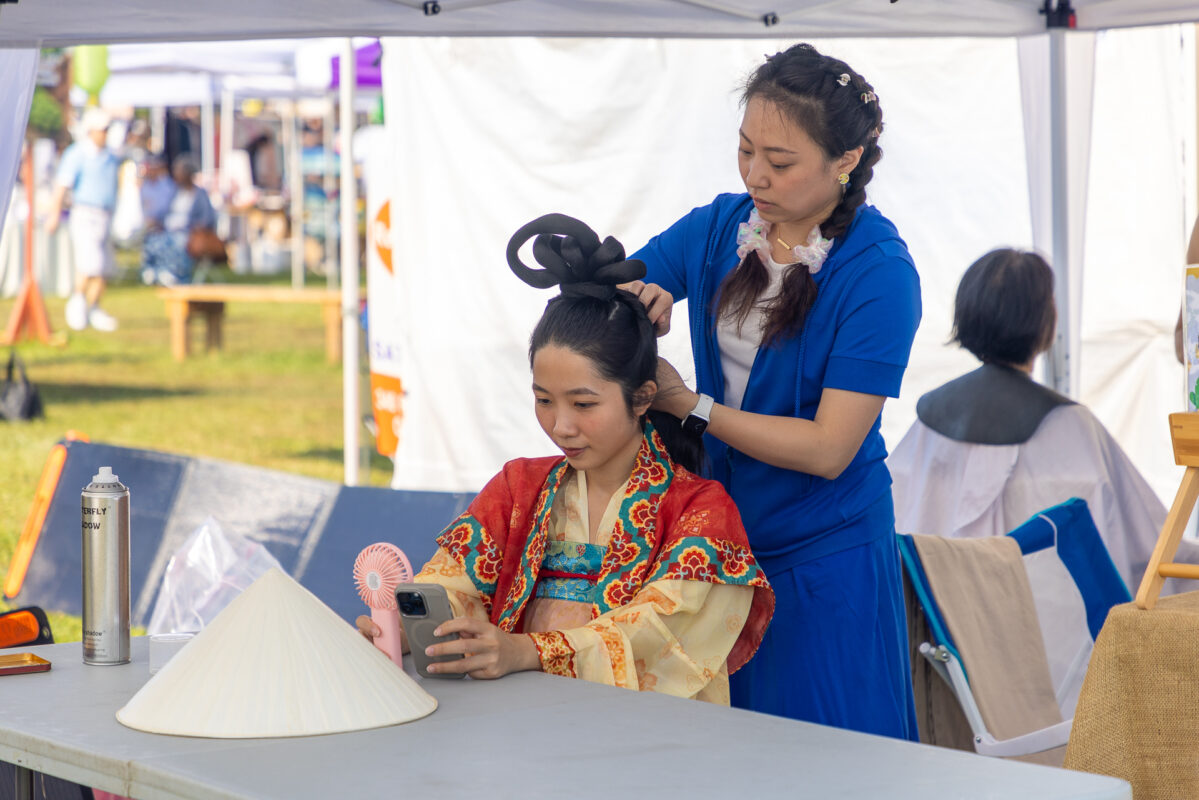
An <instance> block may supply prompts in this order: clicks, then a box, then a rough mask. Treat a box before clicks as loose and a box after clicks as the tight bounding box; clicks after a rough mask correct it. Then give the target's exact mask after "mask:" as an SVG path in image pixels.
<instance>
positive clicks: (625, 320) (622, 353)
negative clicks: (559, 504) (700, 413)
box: [508, 214, 703, 472]
mask: <svg viewBox="0 0 1199 800" xmlns="http://www.w3.org/2000/svg"><path fill="white" fill-rule="evenodd" d="M533 236H536V237H537V238H536V239H535V240H534V242H533V256H534V258H536V259H537V261H538V263H540V264H541V265H542V266H543V267H544V269H540V270H538V269H532V268H530V267H528V266H526V265H525V264H524V263H522V262H521V260H520V255H519V251H520V248H521V245H523V244H524V243H525V242H526V241H528V240H529V239H530V238H532V237H533ZM508 265H509V266H510V267H511V268H512V271H513V272H515V273H516V275H517V277H519V278H520V279H521V280H523V281H524V282H525V283H527V284H529V285H530V286H535V287H537V288H539V289H548V288H550V287H551V286H560V287H561V294H559V295H558V296H557V297H555V298H554V299H552V300H550V301H549V303H547V304H546V307H545V312H544V313H543V314H542V315H541V319H540V320H538V322H537V326H536V327H535V328H534V329H533V335H532V336H531V337H529V364H530V365H532V363H533V356H534V355H536V354H537V351H538V350H540V349H541V348H543V347H545V346H546V345H557V346H559V347H564V348H566V349H568V350H570V351H572V352H574V353H577V354H579V355H581V356H583V357H584V358H586V359H587V360H588V361H590V362H591V363H592V365H594V367H595V370H596V372H598V373H599V374H600V376H602V377H603V378H604V379H605V380H610V381H615V382H616V383H618V384H619V385H620V387H621V393H622V394H623V396H624V400H625V404H626V406H627V407H628V410H629V414H630V415H632V413H633V405H634V402H635V401H643V400H645V399H646V398H638V397H636V394H637V392H638V391H640V390H641V387H642V386H643V385H644V384H645V382H646V381H652V380H655V375H656V374H657V369H658V340H657V337H656V336H655V334H654V327H653V325H652V324H651V323H650V321H649V317H648V316H647V315H646V311H645V306H644V305H642V303H641V301H640V300H638V299H637V297H636V296H635V295H632V294H630V293H629V292H626V291H624V290H623V289H618V288H616V287H617V285H618V284H622V283H628V282H629V281H634V280H638V279H640V278H643V277H645V264H644V263H642V262H641V261H637V260H626V259H625V250H624V247H623V246H622V245H621V244H620V242H618V241H616V240H615V239H613V238H612V237H611V236H609V237H608V238H606V239H604V241H603V242H600V240H599V237H598V236H597V235H596V234H595V232H594V231H592V230H591V228H589V227H587V226H586V225H585V224H583V223H582V222H580V221H579V220H577V219H574V218H573V217H568V216H565V215H564V214H547V215H545V216H543V217H539V218H537V219H535V220H533V221H532V222H530V223H528V224H527V225H524V226H523V227H521V229H520V230H518V231H517V232H516V233H515V234H513V236H512V239H511V240H510V241H509V242H508ZM647 416H648V417H649V419H650V421H652V422H653V424H654V428H656V429H657V431H658V435H659V436H661V437H662V442H663V443H664V444H665V445H666V449H667V451H669V453H670V457H671V458H672V459H673V460H674V461H675V463H677V464H680V465H681V466H683V467H686V468H687V469H689V470H691V471H692V472H698V471H699V468H700V465H701V463H702V461H703V441H702V439H700V438H699V437H696V436H691V435H689V434H686V433H684V431H683V429H682V423H681V422H680V421H679V420H678V418H676V417H674V416H673V415H671V414H667V413H665V412H662V411H653V410H651V411H650V412H649V413H648V414H647ZM642 422H643V423H644V419H643V420H642Z"/></svg>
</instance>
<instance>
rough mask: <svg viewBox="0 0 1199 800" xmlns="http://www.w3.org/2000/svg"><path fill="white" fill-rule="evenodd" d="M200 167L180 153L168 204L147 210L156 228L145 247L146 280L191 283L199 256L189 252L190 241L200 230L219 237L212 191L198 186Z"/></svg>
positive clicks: (157, 199)
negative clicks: (211, 198)
mask: <svg viewBox="0 0 1199 800" xmlns="http://www.w3.org/2000/svg"><path fill="white" fill-rule="evenodd" d="M198 171H199V166H198V165H197V164H196V161H195V159H194V158H192V157H191V156H188V155H183V156H179V158H177V159H175V163H174V164H173V165H172V169H171V179H172V183H173V191H172V194H171V196H170V199H169V201H168V202H166V203H165V204H163V203H162V201H161V198H154V200H155V202H156V203H157V204H158V205H156V206H155V208H154V209H153V215H152V214H151V210H150V209H147V213H146V219H147V223H148V224H149V225H151V226H152V228H151V229H150V230H149V231H148V232H147V233H146V241H145V245H144V246H143V248H142V281H143V282H145V283H148V284H153V283H157V284H161V285H163V286H174V285H175V284H179V283H190V282H191V279H192V272H193V270H194V269H195V255H194V253H193V252H189V249H191V248H189V247H188V243H189V241H190V240H191V239H192V237H193V236H194V235H197V232H199V231H205V232H207V233H209V234H211V236H212V237H215V236H216V234H215V232H214V228H215V227H216V211H214V210H213V207H212V202H211V201H210V200H209V199H208V192H206V191H205V190H204V189H202V188H201V187H199V186H197V185H196V173H197V172H198Z"/></svg>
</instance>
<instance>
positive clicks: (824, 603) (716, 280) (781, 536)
mask: <svg viewBox="0 0 1199 800" xmlns="http://www.w3.org/2000/svg"><path fill="white" fill-rule="evenodd" d="M742 101H743V103H744V106H745V114H744V118H743V121H742V124H741V129H740V149H739V153H738V161H739V165H740V170H741V176H742V180H743V181H744V183H745V188H746V190H747V192H746V193H744V194H737V195H721V196H719V197H717V198H716V199H715V200H714V201H713V202H712V203H711V204H709V205H706V206H703V207H700V208H697V209H695V210H694V211H692V212H691V213H690V214H688V215H687V216H685V217H683V218H682V219H681V220H679V221H678V222H676V223H675V224H674V225H673V226H671V227H670V229H668V230H667V231H665V232H664V233H662V234H660V235H658V236H656V237H655V238H654V239H653V240H651V241H650V242H649V244H647V245H646V246H645V247H644V248H642V249H641V250H640V251H639V252H638V253H636V254H635V255H634V256H633V257H634V258H638V259H641V260H642V261H644V262H645V264H646V266H647V267H648V275H647V277H646V280H645V283H644V284H637V285H635V286H634V287H633V288H634V290H635V291H637V292H639V294H640V297H641V299H642V301H643V302H644V303H645V304H646V306H647V307H648V309H649V312H650V317H651V319H653V320H654V321H655V323H656V324H657V325H658V328H659V331H660V332H662V333H664V332H665V331H666V330H667V329H668V328H669V323H670V307H671V304H672V303H673V302H674V300H675V299H682V298H687V299H689V301H690V302H689V303H688V304H687V305H688V309H689V323H690V326H691V338H692V346H693V348H694V355H695V368H696V382H697V388H698V390H699V393H698V394H697V393H696V392H692V391H691V390H690V389H688V388H687V387H686V386H685V385H684V384H683V382H682V380H681V379H680V378H679V376H678V373H677V372H676V371H675V370H674V368H673V367H671V366H670V365H669V364H667V363H666V362H661V366H660V370H659V373H660V374H659V381H658V382H659V386H660V389H659V394H658V398H659V399H658V400H656V401H655V406H656V407H661V408H662V409H664V410H666V411H668V412H670V413H673V414H674V415H675V416H677V417H679V418H681V419H684V420H685V423H684V424H685V425H687V426H689V427H691V428H693V429H700V428H706V432H707V434H708V435H707V437H706V446H707V448H708V453H709V455H710V459H711V463H710V465H709V466H710V472H711V477H714V478H716V479H718V480H719V481H720V482H721V483H723V484H724V485H725V487H726V488H727V489H728V491H729V493H730V494H731V495H732V497H733V499H734V500H735V501H736V503H737V506H738V508H739V510H740V512H741V515H742V518H743V519H744V522H745V526H746V528H747V530H748V532H749V538H750V543H751V545H752V546H753V549H754V553H755V555H756V556H757V558H758V561H759V563H760V564H761V565H762V566H763V567H764V568H765V570H766V573H767V575H768V577H769V579H770V582H771V584H772V585H773V586H774V588H775V591H776V593H777V609H776V613H775V616H774V621H773V623H772V625H771V627H770V629H769V630H768V631H767V634H766V638H765V640H764V641H763V643H762V646H761V648H760V649H759V651H758V654H757V655H756V656H755V658H754V659H753V660H752V661H751V662H750V663H749V664H748V665H746V667H745V668H743V669H742V670H741V671H740V672H738V673H737V675H736V676H734V679H733V681H732V687H731V689H732V700H733V704H734V705H737V706H740V707H742V708H749V709H753V710H756V711H764V712H768V713H773V714H781V715H784V716H789V717H794V718H797V719H804V720H809V721H812V722H818V723H823V724H828V725H836V726H839V727H844V728H851V729H854V730H860V731H865V732H869V733H877V734H883V735H888V736H895V737H900V738H908V739H916V738H917V731H916V725H915V715H914V706H913V701H912V689H911V680H910V673H909V660H908V649H907V648H908V643H907V632H906V624H905V618H904V608H903V596H902V585H901V578H900V568H899V556H898V552H897V550H896V545H895V537H894V526H895V518H894V510H893V508H892V505H891V492H890V484H891V479H890V475H889V474H888V472H887V468H886V466H885V464H884V462H883V459H884V458H885V457H886V448H885V445H884V443H883V439H882V435H881V434H880V432H879V418H880V414H881V411H882V408H883V402H884V400H885V398H886V397H896V396H898V394H899V387H900V382H901V379H902V377H903V372H904V369H905V368H906V366H907V361H908V354H909V351H910V350H911V345H912V339H913V337H914V336H915V332H916V327H917V325H918V324H919V321H920V284H919V278H918V277H917V274H916V270H915V266H914V264H913V262H912V259H911V256H909V255H908V251H907V246H906V245H905V244H904V242H903V240H902V239H900V238H899V234H898V232H897V231H896V229H895V226H894V225H892V224H891V222H890V221H889V220H887V219H886V218H885V217H883V216H882V215H881V214H880V213H879V212H878V211H876V210H875V209H874V208H873V207H870V206H867V205H865V204H864V203H865V198H866V185H867V184H868V183H869V182H870V179H871V177H872V175H873V170H874V165H875V164H876V163H877V162H878V160H879V158H880V157H881V155H882V151H881V150H880V149H879V146H878V137H879V134H880V133H881V132H882V112H881V110H880V108H879V103H878V97H877V96H876V95H875V94H874V90H873V89H872V87H871V86H870V84H868V83H867V82H866V81H865V80H864V79H863V78H862V77H861V76H860V75H858V74H857V73H856V72H854V71H853V70H852V69H851V68H850V67H849V66H848V65H847V64H845V63H844V62H842V61H839V60H837V59H834V58H830V57H828V56H824V55H822V54H820V53H818V52H817V51H816V50H815V49H814V48H812V47H811V46H809V45H804V44H801V45H796V46H794V47H792V48H790V49H788V50H786V51H784V52H782V53H778V54H776V55H774V56H771V57H769V58H768V59H767V60H766V62H765V63H764V64H762V65H761V66H760V67H759V68H758V69H757V70H756V71H755V72H754V73H753V74H752V75H751V76H750V78H749V80H748V81H747V83H746V86H745V90H744V93H743V95H742Z"/></svg>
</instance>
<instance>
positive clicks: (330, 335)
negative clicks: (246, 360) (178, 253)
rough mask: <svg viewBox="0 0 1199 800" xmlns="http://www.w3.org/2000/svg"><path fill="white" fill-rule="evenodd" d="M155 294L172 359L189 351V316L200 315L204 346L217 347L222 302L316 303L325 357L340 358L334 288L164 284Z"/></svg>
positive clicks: (338, 299)
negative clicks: (165, 323)
mask: <svg viewBox="0 0 1199 800" xmlns="http://www.w3.org/2000/svg"><path fill="white" fill-rule="evenodd" d="M158 296H159V297H161V298H162V299H163V300H164V301H165V302H166V309H167V319H168V320H170V323H171V355H173V356H174V357H175V360H176V361H183V360H184V359H186V358H187V356H188V354H189V353H190V351H191V342H190V341H189V339H190V337H189V335H188V321H189V320H190V319H191V318H192V316H193V315H201V316H203V317H204V320H205V322H206V328H207V331H206V337H205V344H206V346H207V349H209V350H220V349H221V346H222V344H223V337H222V333H221V325H222V323H223V321H224V317H225V303H320V305H321V312H322V315H323V317H324V320H325V357H326V358H327V359H328V361H329V362H330V363H334V364H336V363H338V362H340V361H341V293H340V292H338V291H336V290H332V289H291V288H286V287H281V286H240V285H232V284H221V283H201V284H194V285H190V286H170V287H164V288H162V289H159V290H158Z"/></svg>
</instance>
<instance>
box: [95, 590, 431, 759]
mask: <svg viewBox="0 0 1199 800" xmlns="http://www.w3.org/2000/svg"><path fill="white" fill-rule="evenodd" d="M435 708H437V700H436V699H435V698H434V697H433V696H431V695H430V694H428V693H427V692H425V691H424V690H423V689H421V688H420V686H418V685H417V684H416V681H414V680H412V678H410V677H408V675H407V674H406V673H405V672H404V671H403V670H401V669H399V668H398V667H397V666H396V665H395V664H394V663H393V662H392V661H391V660H390V659H389V658H388V657H387V656H386V655H384V654H383V653H382V652H380V651H379V650H378V649H376V648H375V647H374V646H373V645H371V643H370V642H368V641H367V640H366V639H364V638H363V637H362V636H360V635H359V634H358V632H357V631H356V630H354V628H352V627H350V626H349V625H348V624H346V622H345V621H344V620H342V619H341V618H340V617H338V616H337V614H336V613H334V611H333V610H332V609H330V608H329V607H328V606H326V605H325V604H324V603H322V602H321V601H320V600H318V599H317V598H316V596H315V595H313V594H312V593H311V592H309V591H308V590H307V589H305V588H304V587H302V586H300V584H298V583H296V582H295V580H293V579H292V578H291V577H289V576H288V575H287V574H285V573H284V572H283V571H282V570H280V569H278V568H275V569H272V570H271V571H270V572H267V573H266V574H265V575H263V576H262V577H261V578H259V579H258V580H257V581H255V582H254V583H253V584H252V585H251V586H250V587H249V588H248V589H246V590H245V591H244V592H242V593H241V595H239V596H238V597H237V599H235V600H234V601H233V602H232V603H230V604H229V606H228V607H227V608H225V610H224V611H222V612H221V613H220V614H219V615H217V617H216V619H214V620H213V621H212V623H211V624H209V625H208V627H206V628H205V629H204V630H203V631H201V632H200V633H199V634H198V635H197V636H196V637H195V638H194V639H192V640H191V641H190V642H188V643H187V644H186V645H185V646H184V647H183V649H181V650H180V651H179V652H178V653H177V654H176V655H175V657H174V658H172V659H171V660H170V661H168V662H167V663H166V665H165V666H164V667H163V668H162V669H161V670H159V671H158V673H156V674H155V675H154V676H153V677H152V678H150V680H149V681H148V682H147V683H146V685H145V686H143V687H142V688H141V691H139V692H138V693H137V694H135V695H134V696H133V698H132V699H131V700H130V701H129V702H128V703H127V704H126V705H125V707H124V708H122V709H121V710H120V711H118V712H117V719H118V720H119V721H120V722H121V723H123V724H125V725H128V726H129V727H130V728H137V729H138V730H143V731H149V732H150V733H169V734H175V735H178V736H207V737H212V738H219V739H249V738H257V737H273V736H312V735H315V734H321V733H339V732H342V731H354V730H362V729H365V728H378V727H382V726H384V725H396V724H399V723H401V722H410V721H411V720H414V719H420V718H421V717H424V716H426V715H428V714H431V713H432V712H433V710H434V709H435Z"/></svg>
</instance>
